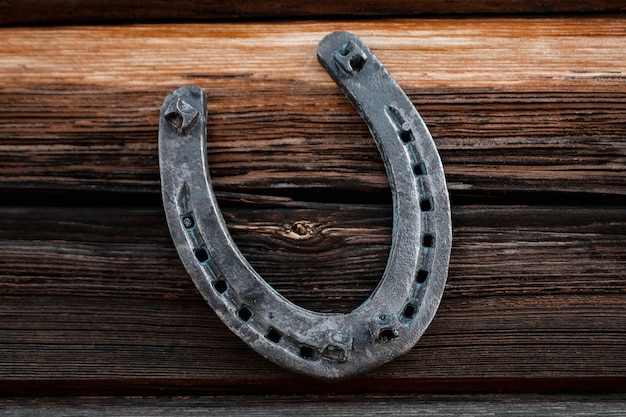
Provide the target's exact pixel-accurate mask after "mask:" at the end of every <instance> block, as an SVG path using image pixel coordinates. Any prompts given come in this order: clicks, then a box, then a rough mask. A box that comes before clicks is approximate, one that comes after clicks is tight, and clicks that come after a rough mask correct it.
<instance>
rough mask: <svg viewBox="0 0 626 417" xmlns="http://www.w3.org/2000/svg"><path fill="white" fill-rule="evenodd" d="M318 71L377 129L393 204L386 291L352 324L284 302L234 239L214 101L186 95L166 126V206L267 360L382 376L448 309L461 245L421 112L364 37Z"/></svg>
mask: <svg viewBox="0 0 626 417" xmlns="http://www.w3.org/2000/svg"><path fill="white" fill-rule="evenodd" d="M317 53H318V60H319V62H320V64H321V65H322V66H323V67H324V68H325V70H326V71H327V72H328V74H329V75H330V76H331V77H332V79H333V80H334V81H335V82H336V83H337V85H338V86H339V87H340V88H341V90H342V91H343V93H344V94H345V95H346V97H347V98H348V100H349V101H350V102H351V103H352V105H353V106H354V107H355V108H356V109H357V111H358V113H359V114H360V115H361V117H362V118H363V120H364V121H365V122H366V124H367V126H368V127H369V129H370V132H371V134H372V136H373V138H374V141H375V143H376V145H377V147H378V150H379V152H380V155H381V157H382V160H383V163H384V166H385V169H386V172H387V176H388V179H389V185H390V187H391V192H392V199H393V234H392V242H391V250H390V253H389V258H388V261H387V266H386V268H385V271H384V273H383V275H382V277H381V280H380V282H379V284H378V286H377V288H376V289H375V290H374V291H373V293H372V294H371V295H370V297H369V298H368V299H367V300H366V301H365V302H364V303H363V304H361V305H360V306H359V307H357V308H356V309H354V310H353V311H351V312H349V313H331V314H327V313H318V312H314V311H310V310H307V309H304V308H302V307H299V306H297V305H295V304H293V303H292V302H290V301H289V300H287V299H286V298H284V297H283V296H282V295H281V294H280V293H278V292H277V291H276V290H275V289H274V288H273V287H272V286H271V285H269V284H268V283H267V282H266V281H264V280H263V278H262V277H261V276H260V275H259V274H258V273H257V272H256V271H255V270H254V269H253V268H252V266H251V265H250V264H249V263H248V261H247V260H246V259H245V257H244V256H243V255H242V253H241V252H240V251H239V249H238V248H237V245H236V244H235V242H234V241H233V239H232V237H231V236H230V234H229V232H228V229H227V227H226V223H225V221H224V218H223V217H222V214H221V212H220V209H219V207H218V204H217V200H216V198H215V193H214V192H213V188H212V186H211V178H210V177H209V169H208V164H207V134H206V120H207V113H206V100H207V98H206V95H205V94H204V92H203V91H202V89H201V88H199V87H193V86H185V87H180V88H178V89H177V90H175V91H174V92H172V93H171V94H170V95H169V96H167V97H166V98H165V101H164V102H163V107H162V109H161V117H160V126H159V163H160V170H161V186H162V198H163V205H164V208H165V214H166V217H167V222H168V226H169V229H170V233H171V235H172V239H173V241H174V244H175V245H176V249H177V250H178V254H179V256H180V258H181V260H182V262H183V264H184V266H185V268H186V269H187V271H188V273H189V275H190V276H191V278H192V279H193V281H194V283H195V285H196V286H197V288H198V290H199V291H200V293H201V294H202V295H203V297H204V298H205V299H206V301H207V302H208V304H209V305H210V306H211V307H212V308H213V309H214V310H215V312H216V313H217V315H218V316H219V317H220V318H221V319H222V321H223V322H224V323H225V324H226V325H227V326H228V327H229V328H230V330H231V331H233V332H234V333H235V334H236V335H238V336H239V337H240V338H241V339H242V340H243V341H245V342H246V343H247V344H248V345H249V346H250V347H251V348H252V349H254V350H255V351H257V352H258V353H259V354H261V355H262V356H264V357H266V358H268V359H269V360H271V361H273V362H275V363H277V364H279V365H281V366H283V367H285V368H288V369H290V370H293V371H296V372H299V373H302V374H306V375H310V376H314V377H318V378H321V379H328V380H332V379H339V378H346V377H350V376H354V375H357V374H361V373H365V372H367V371H370V370H372V369H374V368H376V367H378V366H380V365H382V364H384V363H386V362H388V361H390V360H392V359H393V358H395V357H397V356H399V355H401V354H403V353H405V352H407V351H408V350H409V349H411V347H413V346H414V344H415V343H416V342H417V341H418V339H419V338H420V337H421V336H422V334H423V333H424V331H425V330H426V328H427V326H428V325H429V323H430V322H431V320H432V319H433V317H434V315H435V312H436V310H437V307H438V306H439V302H440V300H441V297H442V294H443V291H444V286H445V281H446V277H447V273H448V262H449V257H450V248H451V240H452V230H451V222H450V203H449V199H448V191H447V188H446V182H445V177H444V173H443V167H442V164H441V160H440V158H439V154H438V153H437V149H436V147H435V143H434V142H433V139H432V138H431V136H430V133H429V132H428V129H427V128H426V125H425V124H424V122H423V121H422V119H421V117H420V116H419V114H418V113H417V111H416V110H415V107H414V106H413V104H412V103H411V101H410V100H409V98H408V97H407V96H406V94H405V93H404V92H403V91H402V89H401V88H400V87H399V86H398V84H396V82H395V81H394V80H393V78H392V77H391V76H390V75H389V73H388V72H387V71H386V70H385V69H384V67H383V66H382V64H381V63H380V62H379V61H378V59H377V58H376V57H375V56H374V55H373V54H372V52H371V51H370V49H369V48H368V47H367V46H366V45H365V44H364V43H363V42H362V41H361V40H360V39H359V38H357V37H356V36H355V35H353V34H351V33H347V32H334V33H331V34H329V35H328V36H326V37H325V38H324V39H323V40H322V41H321V42H320V43H319V45H318V52H317Z"/></svg>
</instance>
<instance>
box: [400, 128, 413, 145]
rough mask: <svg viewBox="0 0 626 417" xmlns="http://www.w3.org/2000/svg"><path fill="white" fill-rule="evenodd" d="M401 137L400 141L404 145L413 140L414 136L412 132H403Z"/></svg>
mask: <svg viewBox="0 0 626 417" xmlns="http://www.w3.org/2000/svg"><path fill="white" fill-rule="evenodd" d="M399 135H400V140H401V141H402V142H403V143H409V142H411V141H412V140H413V135H412V134H411V131H410V130H401V131H400V132H399Z"/></svg>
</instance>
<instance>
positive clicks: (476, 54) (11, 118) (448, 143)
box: [0, 17, 626, 196]
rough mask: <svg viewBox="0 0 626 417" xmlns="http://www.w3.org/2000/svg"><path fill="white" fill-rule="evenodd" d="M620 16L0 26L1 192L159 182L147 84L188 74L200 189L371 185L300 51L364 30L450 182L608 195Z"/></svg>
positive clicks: (308, 53) (363, 136)
mask: <svg viewBox="0 0 626 417" xmlns="http://www.w3.org/2000/svg"><path fill="white" fill-rule="evenodd" d="M624 23H625V22H624V19H622V18H619V17H618V18H597V19H536V20H533V19H530V20H529V19H470V20H396V21H393V20H389V21H373V22H368V23H363V22H332V23H330V22H326V23H319V22H300V23H267V24H245V25H244V24H212V25H150V26H148V25H146V26H106V27H101V26H95V27H94V26H89V27H53V28H5V29H1V30H0V39H1V40H2V42H3V45H4V46H3V48H2V51H0V191H4V192H10V191H14V190H46V191H52V190H97V191H103V190H106V191H120V190H123V191H128V192H148V193H157V192H158V161H157V148H156V136H157V126H158V110H159V108H160V104H161V100H162V99H163V97H164V96H165V95H166V94H167V93H168V92H169V91H171V90H172V89H173V88H174V87H176V86H179V85H185V84H198V85H200V86H202V87H203V88H205V90H206V91H207V93H208V94H209V141H210V149H209V162H210V166H211V175H212V176H213V178H214V179H215V185H216V188H218V189H221V190H227V191H239V192H242V191H246V192H251V191H252V192H258V190H261V189H263V190H267V192H269V193H274V194H276V193H284V192H295V190H303V189H311V190H335V191H338V192H339V193H341V192H346V191H350V190H352V191H354V190H360V191H369V192H378V193H380V192H382V193H384V192H386V190H387V189H388V183H387V179H386V177H385V173H384V170H383V167H382V163H381V162H380V158H379V156H378V154H377V151H376V149H375V146H374V145H373V142H372V140H371V138H370V137H369V133H368V131H367V129H366V127H365V125H364V124H363V122H362V121H361V120H360V118H359V117H358V116H357V114H356V112H355V111H354V109H352V107H351V106H350V105H349V104H348V103H347V101H346V100H345V98H344V97H343V96H342V95H341V94H340V92H339V91H338V88H337V87H336V86H335V85H334V84H333V82H332V81H331V80H330V79H329V77H328V76H327V75H326V74H325V72H324V71H323V69H322V68H321V67H320V66H319V65H318V64H317V62H316V59H315V48H316V44H317V42H318V41H319V40H320V39H321V38H322V37H323V36H324V35H325V34H326V33H328V32H330V31H332V30H344V29H345V30H351V31H354V32H355V33H357V34H359V35H360V36H361V37H362V38H363V39H364V40H365V41H366V42H367V43H368V44H369V45H370V46H371V48H372V50H373V51H374V52H375V53H376V54H377V56H378V57H379V58H380V59H381V61H382V62H383V63H384V64H385V65H386V67H387V68H388V69H389V71H390V72H391V73H392V74H393V75H394V77H395V78H396V79H397V81H398V82H399V83H400V85H401V86H402V87H403V88H404V89H405V90H406V91H407V93H408V94H409V96H410V97H411V99H412V100H413V101H414V103H415V104H416V106H417V108H418V110H419V111H420V112H421V114H422V116H423V117H424V119H425V120H426V123H427V124H428V126H429V128H430V129H431V131H432V134H433V136H434V138H435V141H436V143H437V145H438V147H439V149H440V152H441V155H442V158H443V162H444V167H445V170H446V174H447V177H448V181H449V187H450V189H451V190H452V192H453V193H457V194H461V193H470V194H486V193H503V192H507V193H508V192H533V193H544V194H545V193H554V192H562V193H568V194H584V195H595V196H602V195H618V196H623V195H624V194H626V181H625V178H626V175H624V166H626V143H625V140H624V138H625V137H626V105H625V102H624V100H623V97H624V94H625V93H626V82H625V79H626V78H625V77H626V65H625V61H624V59H623V45H624V42H625V40H626V30H625V28H626V25H625V24H624ZM26 162H27V163H26ZM312 173H315V175H311V174H312Z"/></svg>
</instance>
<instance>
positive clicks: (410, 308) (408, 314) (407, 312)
mask: <svg viewBox="0 0 626 417" xmlns="http://www.w3.org/2000/svg"><path fill="white" fill-rule="evenodd" d="M416 312H417V308H415V306H414V305H413V304H407V305H406V306H405V307H404V310H402V316H404V318H406V319H412V318H413V317H415V313H416Z"/></svg>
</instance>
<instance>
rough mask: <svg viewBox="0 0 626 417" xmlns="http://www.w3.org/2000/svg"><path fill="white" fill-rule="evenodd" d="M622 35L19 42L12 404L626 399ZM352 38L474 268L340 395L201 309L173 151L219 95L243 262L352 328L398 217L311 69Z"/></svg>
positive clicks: (8, 151)
mask: <svg viewBox="0 0 626 417" xmlns="http://www.w3.org/2000/svg"><path fill="white" fill-rule="evenodd" d="M625 22H626V20H625V19H624V18H621V17H612V18H606V17H605V18H587V19H469V20H457V19H452V20H385V21H369V22H354V21H353V22H295V23H276V22H274V23H265V24H260V23H255V24H252V23H246V24H225V23H218V24H186V25H167V24H161V25H146V26H74V27H72V26H68V27H39V28H18V27H12V28H3V29H0V41H1V42H2V45H3V48H1V50H0V394H4V395H57V394H59V395H68V394H69V395H77V394H94V395H107V394H119V395H132V394H138V395H141V394H163V393H169V394H175V393H182V394H187V393H194V392H195V393H202V394H207V393H215V392H228V393H297V394H311V393H341V392H343V393H363V394H368V395H373V394H375V393H378V394H384V393H389V392H441V391H446V392H467V391H495V390H505V391H513V392H520V391H535V392H542V391H567V390H571V391H605V392H616V391H625V390H626V330H625V329H626V321H625V320H626V314H624V313H625V311H626V310H625V307H624V306H625V305H626V273H625V271H624V268H623V265H624V262H625V261H626V205H625V204H624V197H625V195H626V175H625V172H624V170H625V169H624V167H625V166H626V139H625V138H626V105H625V101H624V96H625V93H626V63H625V61H624V57H623V51H624V46H623V45H624V41H625V40H626V25H625ZM339 29H345V30H351V31H354V32H355V33H357V34H359V35H360V36H361V37H362V38H363V39H364V40H365V41H366V42H367V43H368V44H369V45H370V46H371V48H372V50H373V51H374V53H376V54H377V56H378V57H379V58H380V59H381V61H382V62H383V63H384V64H385V66H386V67H387V68H388V69H389V71H390V72H391V73H392V74H393V75H394V77H395V78H396V79H397V80H398V82H399V83H400V85H402V86H403V87H404V88H405V90H406V91H407V92H408V94H409V95H410V97H411V98H412V99H413V101H414V102H415V104H416V106H417V108H418V110H419V111H420V112H421V114H422V116H423V117H424V119H425V121H426V123H427V124H428V126H429V127H430V129H431V131H432V133H433V136H434V138H435V141H436V143H437V145H438V147H439V149H440V152H441V156H442V159H443V162H444V167H445V169H446V174H447V177H448V180H449V187H450V190H451V195H452V202H453V223H454V239H453V241H454V245H453V252H452V263H451V269H450V278H449V282H448V285H447V288H446V293H445V296H444V299H443V302H442V305H441V308H440V310H439V312H438V313H437V316H436V318H435V320H434V322H433V324H432V325H431V327H429V329H428V331H427V333H426V334H425V336H424V337H423V339H422V340H421V341H420V342H419V343H418V345H417V346H416V347H415V349H413V350H412V351H411V352H410V353H409V354H407V355H406V356H404V357H403V358H400V359H399V360H397V361H394V362H392V363H390V364H389V365H387V366H385V367H383V368H381V369H379V370H377V371H375V372H373V373H371V374H369V375H367V376H363V377H361V378H357V379H355V380H351V381H349V382H345V383H340V384H333V385H327V384H324V383H320V382H317V381H311V380H309V379H306V378H303V377H299V376H296V375H293V374H291V373H288V372H287V371H284V370H281V369H279V368H277V367H276V366H274V365H272V364H271V363H269V362H267V361H265V360H263V359H262V358H260V357H259V356H258V355H256V354H255V353H253V352H252V351H251V350H249V349H248V348H247V347H246V346H245V345H244V344H243V342H241V341H239V339H237V338H236V337H235V336H234V335H232V334H231V333H230V332H229V331H228V330H227V328H226V327H225V326H224V325H223V324H221V322H219V320H218V319H217V318H216V317H215V316H214V314H213V313H212V312H211V311H210V309H209V307H208V306H207V305H206V304H205V303H204V301H203V300H202V299H201V297H200V296H199V294H198V293H197V291H196V290H195V289H194V287H193V285H192V283H191V280H190V279H189V277H188V276H187V275H186V273H185V271H184V269H183V267H182V265H181V264H180V261H179V260H178V258H177V255H176V252H175V250H174V248H173V244H172V243H171V239H170V238H169V235H168V231H167V227H166V225H165V221H164V216H163V212H162V208H161V207H160V201H159V194H158V192H159V187H158V184H159V183H158V160H157V141H156V137H157V126H158V110H159V107H160V104H161V100H162V99H163V97H164V96H165V95H166V94H167V93H168V92H169V91H171V90H172V89H173V88H174V87H176V86H179V85H183V84H198V85H200V86H202V87H203V88H205V90H206V91H207V92H208V94H209V122H210V125H209V140H210V143H211V147H210V149H209V163H210V167H211V175H212V177H213V182H214V184H215V186H216V188H217V190H218V192H219V198H220V204H221V205H222V207H223V211H224V213H225V215H226V220H227V223H228V226H229V229H230V230H231V232H232V233H233V235H234V238H235V240H236V241H237V243H238V244H239V245H240V247H241V249H242V251H243V252H244V254H245V255H246V256H247V257H248V259H249V260H250V261H251V263H252V264H253V265H254V267H255V268H257V269H258V271H259V272H261V273H262V275H263V276H264V277H265V278H266V279H267V280H268V281H270V282H271V283H272V284H273V285H275V286H276V288H277V289H279V290H280V291H281V292H282V293H283V294H285V295H286V296H287V297H288V298H289V299H291V300H293V301H295V302H296V303H298V304H300V305H302V306H304V307H307V308H311V309H315V310H318V311H348V310H350V309H352V308H354V307H355V306H357V305H359V303H360V302H361V301H363V300H364V299H365V298H366V297H367V295H368V294H369V293H370V292H371V291H372V289H373V288H374V287H375V286H376V284H377V282H378V279H379V277H380V274H381V272H382V270H383V269H384V267H385V262H386V258H387V252H388V250H389V243H390V237H391V236H390V235H391V202H390V192H389V187H388V183H387V179H386V176H385V173H384V170H383V166H382V163H381V161H380V158H379V156H378V154H377V151H376V148H375V146H374V144H373V142H372V140H371V138H370V137H369V133H368V132H367V129H366V127H365V125H364V124H363V122H362V121H361V120H360V119H359V117H358V115H357V114H356V112H355V111H354V109H352V108H351V107H350V105H349V104H348V103H347V101H346V100H345V99H344V98H343V97H342V96H341V94H340V93H339V91H338V89H337V87H336V86H335V85H334V84H333V83H332V81H331V80H330V79H329V78H328V76H327V75H326V74H325V72H324V71H323V70H322V69H321V67H320V66H319V65H318V64H317V62H316V59H315V47H316V44H317V42H318V41H319V39H321V38H322V37H323V36H324V35H325V34H326V33H328V32H329V31H332V30H339ZM538 410H539V409H538Z"/></svg>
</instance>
